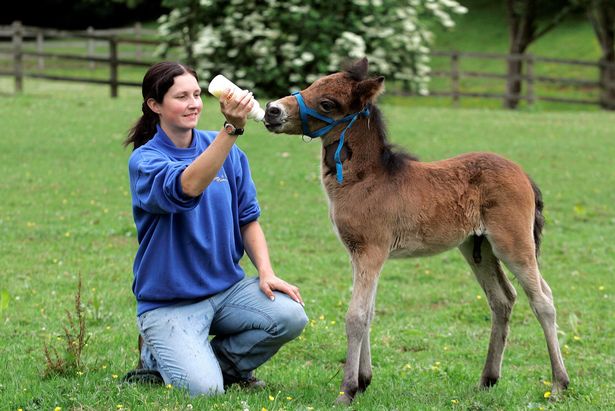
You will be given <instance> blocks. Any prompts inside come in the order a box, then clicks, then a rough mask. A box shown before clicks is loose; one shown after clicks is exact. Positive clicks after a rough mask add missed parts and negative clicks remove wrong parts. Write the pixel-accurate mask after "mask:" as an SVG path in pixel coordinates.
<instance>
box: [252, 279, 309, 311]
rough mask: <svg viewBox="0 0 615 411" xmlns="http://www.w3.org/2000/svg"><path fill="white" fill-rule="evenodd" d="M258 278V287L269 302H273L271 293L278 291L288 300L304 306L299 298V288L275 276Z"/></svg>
mask: <svg viewBox="0 0 615 411" xmlns="http://www.w3.org/2000/svg"><path fill="white" fill-rule="evenodd" d="M259 278H260V282H259V285H260V288H261V290H262V291H263V292H264V293H265V295H266V296H267V297H268V298H269V299H270V300H271V301H273V300H275V295H274V294H273V292H274V291H280V292H282V293H284V294H286V295H288V296H289V297H290V298H292V299H293V300H295V301H296V302H298V303H299V304H301V305H303V306H305V304H304V303H303V299H302V298H301V294H300V293H299V287H297V286H294V285H292V284H289V283H287V282H286V281H284V280H282V279H281V278H279V277H277V276H276V275H275V274H270V275H267V276H260V277H259Z"/></svg>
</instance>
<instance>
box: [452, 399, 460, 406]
mask: <svg viewBox="0 0 615 411" xmlns="http://www.w3.org/2000/svg"><path fill="white" fill-rule="evenodd" d="M451 403H452V404H453V405H457V404H459V400H451Z"/></svg>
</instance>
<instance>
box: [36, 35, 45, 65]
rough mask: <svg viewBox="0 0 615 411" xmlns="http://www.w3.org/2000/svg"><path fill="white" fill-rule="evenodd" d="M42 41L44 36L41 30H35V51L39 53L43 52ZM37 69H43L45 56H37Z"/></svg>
mask: <svg viewBox="0 0 615 411" xmlns="http://www.w3.org/2000/svg"><path fill="white" fill-rule="evenodd" d="M44 42H45V37H44V34H43V32H42V31H40V30H39V31H37V32H36V51H38V52H39V53H42V52H43V47H44ZM38 69H39V70H44V69H45V57H43V56H38Z"/></svg>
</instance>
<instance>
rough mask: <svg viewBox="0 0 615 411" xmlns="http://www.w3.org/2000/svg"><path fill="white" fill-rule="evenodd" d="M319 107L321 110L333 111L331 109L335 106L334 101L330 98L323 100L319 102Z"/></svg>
mask: <svg viewBox="0 0 615 411" xmlns="http://www.w3.org/2000/svg"><path fill="white" fill-rule="evenodd" d="M320 108H321V109H322V111H325V112H327V113H328V112H330V111H333V109H334V108H335V103H334V102H332V101H330V100H323V101H321V102H320Z"/></svg>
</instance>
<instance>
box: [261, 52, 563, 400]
mask: <svg viewBox="0 0 615 411" xmlns="http://www.w3.org/2000/svg"><path fill="white" fill-rule="evenodd" d="M367 69H368V63H367V60H366V59H362V60H359V61H358V62H356V63H355V64H354V65H353V66H352V67H350V68H349V69H348V70H347V71H345V72H340V73H336V74H332V75H329V76H326V77H323V78H320V79H319V80H317V81H315V82H314V83H313V84H312V85H311V86H309V87H308V88H306V89H305V90H303V91H301V92H300V93H295V94H293V95H292V96H288V97H284V98H282V99H279V100H276V101H273V102H270V103H269V104H268V105H267V111H266V116H265V122H266V123H265V124H266V126H267V128H268V129H269V130H270V131H272V132H275V133H286V134H304V135H308V136H311V137H322V145H323V149H322V165H321V177H322V184H323V186H324V189H325V191H326V193H327V196H328V198H329V214H330V218H331V221H332V222H333V225H334V227H335V229H336V231H337V234H338V236H339V238H340V240H341V242H342V243H343V244H344V246H345V247H346V249H347V251H348V253H349V255H350V258H351V260H352V268H353V289H352V299H351V301H350V306H349V308H348V313H347V315H346V334H347V337H348V351H347V356H346V364H345V367H344V378H343V382H342V385H341V389H340V391H341V394H340V397H338V399H337V402H338V403H342V404H350V403H351V402H352V400H353V398H354V396H355V395H356V394H357V392H361V391H364V390H365V389H366V388H367V386H368V385H369V383H370V381H371V378H372V368H371V355H370V341H369V329H370V322H371V321H372V318H373V316H374V304H375V298H376V286H377V283H378V277H379V275H380V271H381V269H382V266H383V264H384V262H385V260H386V259H387V258H390V257H418V256H427V255H433V254H437V253H440V252H443V251H445V250H448V249H451V248H453V247H457V248H459V250H460V251H461V253H462V254H463V256H464V257H465V259H466V261H467V262H468V264H469V265H470V267H471V269H472V271H473V272H474V274H475V276H476V278H477V280H478V282H479V284H480V285H481V287H482V288H483V290H484V292H485V294H486V295H487V298H488V300H489V307H490V308H491V337H490V340H489V350H488V352H487V360H486V363H485V366H484V369H483V372H482V375H481V378H480V386H481V387H490V386H492V385H494V384H495V383H496V382H497V381H498V379H499V378H500V369H501V365H502V355H503V351H504V346H505V343H506V337H507V334H508V322H509V319H510V314H511V310H512V307H513V304H514V303H515V299H516V291H515V289H514V288H513V286H512V284H511V283H510V281H509V280H508V278H507V277H506V275H505V274H504V272H503V271H502V268H501V265H500V261H502V262H503V263H504V264H505V265H506V266H507V267H508V268H509V269H510V271H512V273H513V274H514V275H515V277H516V278H517V279H518V281H519V283H520V284H521V286H522V287H523V290H524V291H525V293H526V294H527V296H528V298H529V302H530V305H531V307H532V310H533V311H534V313H535V315H536V317H537V318H538V321H539V322H540V325H541V326H542V329H543V331H544V335H545V338H546V341H547V348H548V351H549V356H550V359H551V369H552V373H553V393H554V395H555V394H557V393H559V392H561V391H562V390H563V389H565V388H566V387H567V386H568V382H569V379H568V375H567V373H566V369H565V367H564V363H563V361H562V355H561V353H560V348H559V345H558V341H557V332H556V322H555V307H554V304H553V297H552V294H551V290H550V288H549V286H548V285H547V283H546V282H545V280H544V279H543V278H542V276H541V274H540V271H539V269H538V264H537V255H538V249H539V246H540V235H541V230H542V226H543V223H544V219H543V216H542V207H543V204H542V199H541V194H540V191H539V190H538V187H536V185H534V183H533V182H532V181H531V180H530V178H529V177H528V176H527V175H526V174H525V173H524V172H523V170H522V169H521V168H520V167H519V166H518V165H517V164H515V163H513V162H511V161H509V160H506V159H504V158H502V157H500V156H497V155H495V154H489V153H471V154H464V155H461V156H457V157H453V158H450V159H447V160H441V161H435V162H431V163H425V162H419V161H417V160H416V159H414V158H412V157H410V156H409V155H406V154H403V153H399V152H395V151H393V150H392V148H391V146H390V145H389V144H388V143H387V140H386V135H385V129H384V124H383V122H382V118H381V115H380V112H379V110H378V108H377V107H376V106H375V104H374V102H375V100H376V98H377V96H378V95H379V94H380V93H381V92H382V91H383V85H384V77H378V78H367ZM318 126H322V127H321V128H319V129H317V130H314V128H315V127H318ZM483 240H485V241H483Z"/></svg>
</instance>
